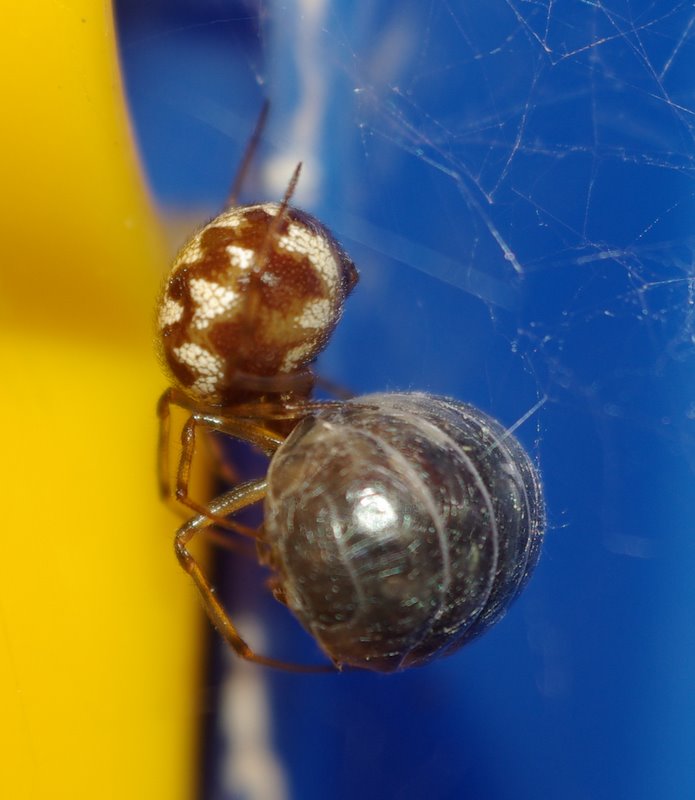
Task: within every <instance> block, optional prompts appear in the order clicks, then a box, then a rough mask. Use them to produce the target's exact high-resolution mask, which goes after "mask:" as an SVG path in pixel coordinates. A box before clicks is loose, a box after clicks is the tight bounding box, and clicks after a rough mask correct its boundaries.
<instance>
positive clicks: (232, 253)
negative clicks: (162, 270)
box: [157, 203, 357, 405]
mask: <svg viewBox="0 0 695 800" xmlns="http://www.w3.org/2000/svg"><path fill="white" fill-rule="evenodd" d="M356 281H357V271H356V269H355V266H354V264H353V263H352V261H351V260H350V259H349V258H348V256H347V255H346V254H345V252H344V251H343V250H342V248H341V247H340V245H339V244H338V242H337V241H336V240H335V238H334V237H333V235H332V234H331V233H330V231H329V230H328V229H327V228H326V227H325V226H324V225H322V224H321V223H320V222H319V221H318V220H317V219H315V218H314V217H312V216H311V215H309V214H307V213H305V212H303V211H300V210H298V209H296V208H293V207H290V206H286V207H284V208H283V207H282V206H281V205H280V204H278V203H264V204H261V205H254V206H235V207H232V208H228V209H226V210H225V211H223V212H222V213H221V214H220V215H219V216H217V217H215V219H213V220H212V221H211V222H209V223H208V224H207V225H205V226H204V227H203V228H202V229H201V230H200V231H198V233H196V234H195V235H194V236H193V237H192V238H191V239H190V240H189V242H188V243H187V244H186V246H185V247H184V248H183V249H182V250H181V251H180V252H179V254H178V255H177V257H176V259H175V260H174V263H173V265H172V267H171V270H170V272H169V275H168V276H167V279H166V282H165V285H164V287H163V290H162V293H161V295H160V298H159V303H158V315H157V324H158V330H159V335H160V343H161V344H160V347H161V354H162V360H163V361H164V363H165V364H166V367H167V369H168V370H169V372H170V373H171V375H172V377H173V379H174V382H175V383H176V384H177V386H178V387H179V388H180V389H181V390H182V391H183V392H185V393H186V394H187V395H188V396H190V397H192V398H194V399H195V400H196V401H203V402H209V403H213V404H216V405H219V404H226V403H230V402H234V401H236V400H238V399H239V397H240V394H243V392H244V390H246V389H249V388H251V389H253V388H254V385H253V380H254V379H258V378H261V379H262V378H270V379H272V380H275V385H274V386H273V383H272V380H271V381H270V383H268V382H266V383H268V385H270V386H271V389H272V390H276V391H282V390H283V389H284V388H286V387H288V386H291V385H292V384H291V383H288V382H287V381H285V382H283V381H282V377H283V376H285V377H287V376H288V375H292V374H293V373H296V372H297V371H299V370H301V369H302V368H303V367H305V366H306V365H307V364H309V362H310V361H312V360H313V359H314V358H315V357H316V356H317V355H318V353H319V352H320V351H321V350H322V349H323V348H324V347H325V346H326V344H327V343H328V340H329V338H330V335H331V333H332V332H333V329H334V328H335V326H336V324H337V323H338V320H339V319H340V315H341V313H342V308H343V303H344V301H345V298H346V296H347V295H348V293H349V292H350V290H351V289H352V287H353V286H354V284H355V282H356Z"/></svg>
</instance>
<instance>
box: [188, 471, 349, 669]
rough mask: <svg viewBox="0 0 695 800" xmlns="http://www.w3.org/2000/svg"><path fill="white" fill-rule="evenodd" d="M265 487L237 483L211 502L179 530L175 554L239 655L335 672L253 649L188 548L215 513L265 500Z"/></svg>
mask: <svg viewBox="0 0 695 800" xmlns="http://www.w3.org/2000/svg"><path fill="white" fill-rule="evenodd" d="M266 488H267V483H266V481H265V480H256V481H248V482H246V483H242V484H240V485H239V486H235V487H234V488H233V489H231V490H230V491H228V492H225V493H224V494H223V495H221V496H220V497H218V498H217V499H216V500H214V501H213V502H212V503H210V504H209V505H208V506H207V508H206V513H205V514H199V515H198V516H196V517H194V518H193V519H191V520H189V521H188V522H186V523H185V524H184V525H182V526H181V527H180V528H179V530H178V531H177V533H176V539H175V541H174V548H175V551H176V557H177V558H178V560H179V563H180V564H181V566H182V567H183V569H184V570H185V571H186V572H187V573H188V574H189V575H190V576H191V578H192V579H193V582H194V583H195V585H196V588H197V589H198V591H199V592H200V596H201V598H202V600H203V606H204V608H205V611H206V613H207V615H208V617H209V618H210V621H211V622H212V624H213V625H214V626H215V627H216V628H217V630H218V631H219V633H220V634H221V635H222V637H223V638H224V639H225V641H226V642H227V644H229V646H230V647H231V648H232V649H233V650H234V652H235V653H236V654H237V655H238V656H240V657H241V658H244V659H246V660H247V661H253V662H254V663H256V664H263V665H264V666H267V667H276V668H278V669H284V670H289V671H292V672H334V671H336V667H335V666H333V665H332V664H316V665H313V664H307V665H304V664H292V663H289V662H285V661H279V660H277V659H275V658H269V657H267V656H261V655H258V654H257V653H254V652H253V650H252V649H251V648H250V647H249V645H248V644H247V643H246V642H245V641H244V639H243V638H242V637H241V636H240V634H239V632H238V631H237V629H236V628H235V626H234V623H233V622H232V621H231V619H230V618H229V615H228V614H227V612H226V611H225V610H224V608H223V607H222V604H221V603H220V601H219V600H218V599H217V595H216V593H215V590H214V588H213V587H212V586H211V584H210V582H209V580H208V578H207V576H206V575H205V573H204V572H203V570H202V568H201V567H200V564H198V562H197V561H196V560H195V558H194V557H193V555H192V554H191V553H190V551H189V550H188V544H189V542H190V541H191V540H192V539H193V538H194V537H195V536H197V535H198V534H199V533H201V532H203V531H205V529H206V528H208V527H210V526H211V525H214V524H215V522H214V520H215V518H216V517H225V516H227V515H229V514H233V513H235V512H236V511H239V510H240V509H242V508H245V507H246V506H249V505H251V504H253V503H256V502H258V501H259V500H262V499H263V497H265V493H266Z"/></svg>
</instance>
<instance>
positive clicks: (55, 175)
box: [0, 0, 200, 800]
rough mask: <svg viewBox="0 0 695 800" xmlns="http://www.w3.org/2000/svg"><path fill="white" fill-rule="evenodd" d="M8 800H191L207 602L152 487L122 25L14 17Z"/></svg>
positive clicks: (152, 265)
mask: <svg viewBox="0 0 695 800" xmlns="http://www.w3.org/2000/svg"><path fill="white" fill-rule="evenodd" d="M1 36H2V48H1V50H0V53H1V55H0V76H1V77H0V89H1V91H0V96H1V97H2V105H3V112H2V119H3V122H2V125H1V126H0V142H1V143H2V169H1V170H0V173H1V174H2V183H1V191H0V207H1V214H0V219H1V220H2V256H1V260H0V376H1V377H0V409H1V411H2V415H1V424H2V428H1V430H0V453H1V455H0V459H1V460H0V502H1V508H2V510H1V514H2V516H1V518H0V553H1V559H2V561H1V562H0V797H2V798H6V799H7V800H22V799H23V798H31V799H32V800H34V798H37V799H38V798H41V800H45V799H46V798H51V800H58V799H59V798H71V800H79V798H90V800H94V798H99V800H104V799H105V798H118V799H119V800H124V799H125V798H128V800H134V799H135V798H147V800H156V799H157V798H166V800H176V798H190V797H192V796H193V772H194V768H195V758H194V756H195V752H196V744H195V739H196V732H197V725H198V721H199V707H200V698H199V697H196V693H195V689H194V687H195V684H196V665H197V651H198V633H197V624H198V622H199V620H200V616H199V607H198V603H197V600H196V598H195V595H194V590H193V588H192V586H191V585H190V582H189V581H188V580H187V579H186V578H185V576H184V575H183V573H181V572H180V570H179V568H178V565H177V564H176V560H175V558H174V555H173V548H172V538H173V532H174V529H175V527H176V525H177V519H176V517H175V516H174V515H173V514H171V512H169V511H167V510H166V509H165V508H163V507H162V505H161V504H160V502H159V499H158V496H157V489H156V485H155V470H154V463H155V461H154V455H155V454H154V446H155V440H156V419H155V404H156V400H157V397H158V394H159V393H160V391H161V390H162V388H163V387H164V384H165V382H164V379H163V377H162V376H161V375H160V373H159V369H158V365H157V363H156V360H155V357H154V355H153V344H152V339H153V333H152V330H153V329H152V323H151V317H152V308H153V304H154V299H155V295H156V292H157V288H158V285H159V281H160V277H161V274H162V270H163V269H164V266H165V260H166V255H165V248H164V244H163V239H162V237H161V234H160V230H159V226H158V223H157V221H156V218H155V216H154V214H153V212H152V210H151V207H150V205H149V201H148V199H147V196H146V194H145V191H144V189H143V186H142V179H141V176H140V172H139V169H138V165H137V160H136V157H135V155H134V148H133V145H132V141H131V136H130V131H129V127H128V119H127V114H126V111H125V107H124V102H123V97H122V90H121V82H120V76H119V71H118V63H117V55H116V47H115V42H114V32H113V23H112V18H111V9H110V6H109V4H108V3H104V2H97V1H96V0H81V1H78V0H61V1H60V2H43V3H39V4H37V3H6V4H5V5H4V7H3V14H2V34H1Z"/></svg>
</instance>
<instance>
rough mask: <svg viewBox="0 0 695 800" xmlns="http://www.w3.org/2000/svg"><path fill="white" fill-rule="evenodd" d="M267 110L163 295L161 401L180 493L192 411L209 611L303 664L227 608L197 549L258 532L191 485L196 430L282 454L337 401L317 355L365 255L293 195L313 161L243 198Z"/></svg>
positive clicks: (184, 487)
mask: <svg viewBox="0 0 695 800" xmlns="http://www.w3.org/2000/svg"><path fill="white" fill-rule="evenodd" d="M267 113H268V104H267V103H266V104H265V105H264V106H263V109H262V111H261V114H260V116H259V119H258V122H257V123H256V128H255V130H254V133H253V135H252V137H251V139H250V141H249V143H248V145H247V148H246V152H245V154H244V157H243V159H242V162H241V166H240V167H239V170H238V173H237V177H236V179H235V181H234V185H233V187H232V191H231V193H230V196H229V198H228V200H227V202H226V204H225V207H224V209H223V211H222V212H221V213H220V214H219V215H218V216H216V217H215V218H214V219H213V220H211V221H210V222H209V223H208V224H207V225H205V226H204V227H203V228H202V229H200V230H199V231H198V232H197V233H195V234H194V235H193V237H192V238H191V239H190V240H189V241H188V242H187V243H186V244H185V246H184V247H183V248H182V249H181V251H180V252H179V253H178V255H177V256H176V258H175V260H174V262H173V264H172V266H171V269H170V270H169V273H168V275H167V276H166V279H165V282H164V286H163V288H162V291H161V294H160V297H159V300H158V303H157V331H158V345H159V356H160V360H161V361H162V362H163V364H164V367H165V370H166V371H167V372H168V373H169V375H170V377H171V379H172V383H173V385H172V386H171V387H170V388H169V389H167V390H166V391H165V392H164V394H163V395H162V397H161V398H160V401H159V404H158V416H159V420H160V434H159V447H158V451H159V485H160V493H161V495H162V496H163V497H165V498H169V497H170V496H171V494H172V490H171V485H170V480H169V438H170V415H171V407H172V406H178V407H180V408H182V409H184V410H185V411H186V412H187V413H188V418H187V420H186V423H185V424H184V426H183V428H182V432H181V442H182V449H181V454H180V457H179V461H178V467H177V478H176V489H175V492H174V496H175V498H176V500H177V501H178V502H180V503H181V504H183V505H184V506H186V507H188V508H190V509H191V510H192V511H194V512H195V513H196V514H197V515H199V516H198V517H196V518H195V519H194V520H193V522H195V523H196V524H195V525H193V526H192V527H191V526H189V527H187V526H184V528H185V530H184V529H181V530H180V531H179V533H178V535H177V538H176V544H177V546H176V552H177V556H178V558H179V560H180V562H181V564H182V566H183V568H184V569H185V570H186V571H187V572H189V573H190V574H191V576H192V578H193V579H194V581H195V582H196V584H197V586H198V588H199V590H200V592H201V595H202V596H203V599H204V603H205V605H206V609H207V611H208V614H209V615H210V617H211V618H212V619H213V621H214V622H215V623H216V625H217V627H218V628H220V630H221V631H222V633H223V635H224V636H225V638H227V640H228V641H229V643H230V645H231V646H232V647H233V648H234V649H235V650H236V651H237V652H238V653H239V654H240V655H242V656H243V657H244V658H248V659H250V660H253V661H257V662H259V663H264V664H273V665H275V666H282V667H287V668H291V665H288V664H285V662H276V661H275V660H273V659H266V658H263V657H261V656H257V655H255V654H253V653H252V652H251V651H250V649H249V648H248V647H247V646H246V644H245V643H244V642H243V641H242V640H241V638H240V637H239V636H238V634H237V633H236V631H235V629H234V627H233V625H232V624H231V622H230V621H229V620H228V618H226V615H225V618H224V619H223V616H222V615H223V612H222V611H221V609H220V608H219V604H218V602H217V600H216V598H215V597H214V592H213V590H212V588H211V587H210V585H209V583H208V581H207V579H206V578H205V576H204V575H203V574H202V572H201V570H200V568H199V566H198V565H197V563H196V562H195V560H194V559H193V558H192V556H191V555H190V553H189V552H188V550H187V549H186V544H187V542H188V541H189V539H190V538H192V536H193V535H194V534H195V533H196V532H197V530H198V529H199V528H201V527H208V526H209V524H214V525H216V526H219V527H223V528H226V529H230V530H232V531H234V532H236V533H240V534H242V535H245V536H251V537H254V538H256V537H257V536H258V532H257V531H255V530H253V529H250V528H248V527H247V526H244V525H242V524H240V523H237V522H235V521H233V520H230V519H227V516H228V515H229V514H231V513H232V512H231V511H230V510H228V509H227V508H226V507H225V509H224V511H222V510H221V509H218V508H217V505H218V504H217V503H213V504H212V505H210V506H205V505H202V504H200V503H198V502H196V501H195V500H194V499H193V498H192V497H191V496H190V494H189V489H188V486H189V480H190V474H191V467H192V462H193V457H194V452H195V445H196V430H197V429H198V428H203V429H205V430H206V431H208V432H212V431H215V432H218V433H223V434H226V435H228V436H231V437H236V438H238V439H243V440H244V441H247V442H249V443H251V444H253V445H255V446H257V447H258V448H259V449H260V450H261V451H262V452H264V453H266V454H268V455H270V454H272V452H273V451H274V449H275V448H276V447H278V446H279V445H280V443H281V442H282V441H283V439H284V438H285V436H286V435H287V434H288V433H289V432H290V431H291V430H292V428H293V427H294V426H295V424H296V423H297V421H298V420H299V419H301V418H303V417H304V416H305V415H306V414H307V413H309V412H310V411H312V410H315V409H318V408H320V407H322V406H324V405H327V404H330V403H326V402H316V401H311V400H310V397H311V393H312V390H313V387H314V383H315V376H314V373H313V371H312V369H311V362H312V361H313V360H314V359H315V358H316V356H317V355H318V354H319V353H320V351H321V350H322V349H323V348H324V347H325V346H326V344H327V343H328V341H329V339H330V336H331V333H332V331H333V329H334V328H335V326H336V324H337V322H338V321H339V319H340V316H341V314H342V308H343V303H344V301H345V299H346V297H347V295H348V294H349V293H350V292H351V291H352V289H353V288H354V286H355V284H356V283H357V281H358V272H357V269H356V267H355V265H354V264H353V262H352V261H351V260H350V258H349V257H348V256H347V254H346V253H345V252H344V251H343V249H342V248H341V246H340V245H339V244H338V242H337V241H336V239H335V238H334V237H333V235H332V234H331V232H330V231H329V230H328V229H327V228H326V227H325V226H324V225H323V224H322V223H321V222H319V221H318V220H317V219H316V218H314V217H312V216H311V215H309V214H307V213H306V212H304V211H301V210H299V209H297V208H295V207H293V206H291V205H290V201H291V199H292V196H293V194H294V192H295V189H296V186H297V182H298V179H299V175H300V171H301V167H302V165H301V163H299V164H298V165H297V167H296V169H295V171H294V174H293V175H292V177H291V180H290V182H289V185H288V187H287V190H286V192H285V195H284V197H283V199H282V202H280V203H263V204H256V205H246V206H244V205H237V197H238V193H239V190H240V187H241V184H242V183H243V179H244V176H245V173H246V171H247V169H248V166H249V163H250V161H251V158H252V156H253V154H254V152H255V149H256V147H257V145H258V142H259V139H260V135H261V133H262V130H263V128H264V125H265V122H266V118H267ZM241 488H242V487H238V488H237V492H239V491H240V489H241ZM244 488H246V487H244ZM261 497H262V491H261V490H260V489H259V490H258V491H257V492H255V493H252V494H250V495H246V499H247V500H248V501H249V502H253V501H255V500H257V499H260V498H261ZM203 523H208V524H203Z"/></svg>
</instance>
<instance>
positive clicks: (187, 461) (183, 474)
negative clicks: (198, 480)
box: [175, 414, 283, 538]
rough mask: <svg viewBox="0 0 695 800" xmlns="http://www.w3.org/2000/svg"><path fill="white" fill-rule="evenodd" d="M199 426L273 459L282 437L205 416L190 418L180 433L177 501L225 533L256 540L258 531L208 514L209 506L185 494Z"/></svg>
mask: <svg viewBox="0 0 695 800" xmlns="http://www.w3.org/2000/svg"><path fill="white" fill-rule="evenodd" d="M199 426H201V427H203V428H204V429H206V430H207V431H218V432H222V433H226V434H228V435H230V436H233V437H235V438H237V439H241V440H242V441H244V442H248V443H249V444H252V445H255V446H257V447H259V448H260V449H261V450H262V451H263V452H265V453H266V454H267V455H269V456H270V455H272V454H273V453H274V452H275V450H276V449H277V448H278V447H279V446H280V444H282V441H283V439H282V437H279V436H277V435H275V434H273V433H272V432H270V431H268V430H266V429H265V428H262V427H261V426H258V425H255V424H254V423H252V422H249V421H231V420H225V419H222V418H219V417H215V416H212V415H208V414H191V415H190V416H189V418H188V419H187V420H186V424H185V425H184V426H183V428H182V430H181V448H182V449H181V458H180V460H179V466H178V471H177V477H176V493H175V497H176V499H177V500H178V501H179V502H180V503H182V504H183V505H184V506H186V507H187V508H190V509H191V510H192V511H195V512H196V514H203V515H207V516H208V517H209V518H210V519H211V521H212V522H214V524H215V525H217V526H219V527H221V528H225V529H227V530H231V531H234V532H235V533H240V534H242V535H243V536H250V537H252V538H256V537H257V531H256V530H255V529H253V528H250V527H249V526H247V525H242V524H241V523H239V522H234V521H233V520H228V519H224V518H223V517H221V516H219V515H218V514H215V513H214V512H211V511H210V506H205V505H203V504H201V503H198V502H197V501H196V500H194V499H193V498H192V497H191V496H190V494H189V492H188V484H189V482H190V475H191V466H192V463H193V456H194V453H195V444H196V429H197V428H198V427H199Z"/></svg>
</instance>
